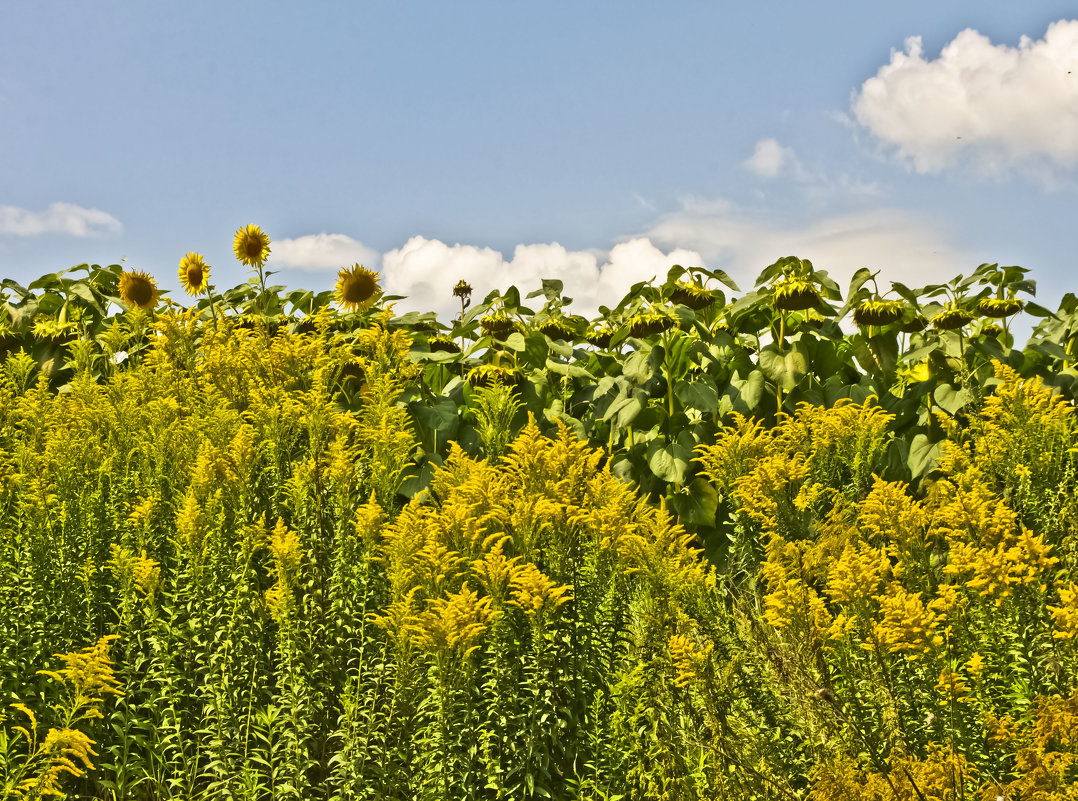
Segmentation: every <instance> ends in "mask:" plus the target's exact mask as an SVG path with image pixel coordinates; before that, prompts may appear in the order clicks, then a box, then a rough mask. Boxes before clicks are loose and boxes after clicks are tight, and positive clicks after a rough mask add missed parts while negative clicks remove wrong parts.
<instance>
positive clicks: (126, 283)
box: [120, 270, 160, 311]
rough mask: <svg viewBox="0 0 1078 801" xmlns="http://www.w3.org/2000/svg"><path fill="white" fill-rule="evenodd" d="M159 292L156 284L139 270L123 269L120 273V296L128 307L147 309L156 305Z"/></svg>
mask: <svg viewBox="0 0 1078 801" xmlns="http://www.w3.org/2000/svg"><path fill="white" fill-rule="evenodd" d="M158 297H160V293H159V292H158V291H157V284H156V283H154V280H153V278H151V277H150V276H149V275H147V274H146V273H144V272H142V271H141V270H131V271H130V272H128V271H127V270H124V271H123V272H122V273H120V298H121V299H122V300H123V302H124V303H126V304H127V305H128V307H129V308H130V307H136V308H139V309H143V310H145V311H149V310H150V309H152V308H153V307H154V306H156V305H157V299H158Z"/></svg>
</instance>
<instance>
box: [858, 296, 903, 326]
mask: <svg viewBox="0 0 1078 801" xmlns="http://www.w3.org/2000/svg"><path fill="white" fill-rule="evenodd" d="M902 312H903V308H902V301H900V300H884V299H883V298H872V299H871V300H866V301H865V302H864V303H862V304H861V305H860V306H858V307H857V308H856V309H854V310H853V321H854V322H855V323H857V324H858V325H890V324H891V323H893V322H896V321H897V320H900V319H902Z"/></svg>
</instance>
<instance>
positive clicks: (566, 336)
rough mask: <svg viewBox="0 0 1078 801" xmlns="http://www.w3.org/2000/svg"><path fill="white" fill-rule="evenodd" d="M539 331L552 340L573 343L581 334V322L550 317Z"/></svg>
mask: <svg viewBox="0 0 1078 801" xmlns="http://www.w3.org/2000/svg"><path fill="white" fill-rule="evenodd" d="M539 330H540V331H542V332H543V333H544V334H546V335H547V336H548V337H550V338H551V339H561V340H564V341H566V342H572V341H573V340H574V339H575V338H576V336H577V334H578V333H579V332H580V325H579V321H578V320H575V319H569V318H565V317H548V318H547V319H546V321H545V322H543V323H542V324H541V325H540V326H539Z"/></svg>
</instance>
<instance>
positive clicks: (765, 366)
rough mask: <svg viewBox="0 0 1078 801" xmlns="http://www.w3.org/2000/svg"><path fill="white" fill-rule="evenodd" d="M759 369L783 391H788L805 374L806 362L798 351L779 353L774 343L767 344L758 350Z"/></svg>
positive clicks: (794, 386) (795, 385) (806, 370)
mask: <svg viewBox="0 0 1078 801" xmlns="http://www.w3.org/2000/svg"><path fill="white" fill-rule="evenodd" d="M760 369H761V370H762V371H763V373H764V375H766V376H767V377H768V378H770V379H771V380H772V381H774V382H775V383H776V384H778V385H779V386H781V387H782V389H783V390H784V391H785V392H789V391H791V390H793V389H794V388H796V387H797V385H798V383H800V381H801V379H802V378H804V377H805V375H807V373H808V363H807V362H806V361H805V356H804V354H803V353H801V352H800V351H797V350H788V351H786V352H785V353H781V352H780V351H779V349H778V348H777V347H776V346H775V345H768V346H767V347H765V348H764V349H763V350H761V351H760Z"/></svg>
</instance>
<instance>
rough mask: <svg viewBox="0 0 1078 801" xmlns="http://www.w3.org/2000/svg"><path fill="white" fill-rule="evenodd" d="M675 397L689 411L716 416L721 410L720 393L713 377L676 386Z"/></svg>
mask: <svg viewBox="0 0 1078 801" xmlns="http://www.w3.org/2000/svg"><path fill="white" fill-rule="evenodd" d="M674 395H675V396H677V399H678V400H679V401H681V405H682V406H683V407H685V408H687V409H698V410H699V411H701V412H704V413H705V414H714V413H715V412H716V411H717V410H718V408H719V393H718V390H717V389H716V388H715V381H714V379H712V378H711V376H708V375H704V376H700V377H699V378H696V379H694V380H692V381H681V382H677V383H675V384H674Z"/></svg>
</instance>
